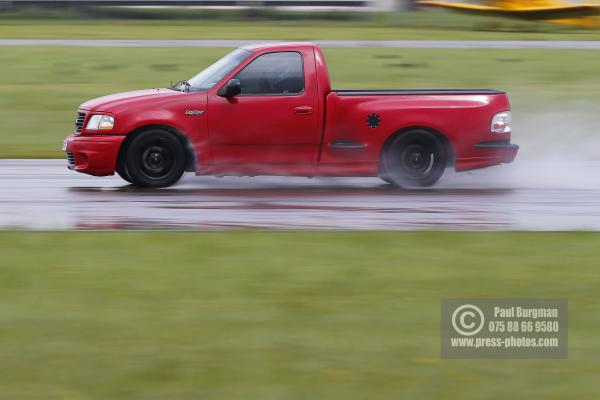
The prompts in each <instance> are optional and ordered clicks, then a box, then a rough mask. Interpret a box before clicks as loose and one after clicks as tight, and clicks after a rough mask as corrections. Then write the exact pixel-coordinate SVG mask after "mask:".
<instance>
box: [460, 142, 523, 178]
mask: <svg viewBox="0 0 600 400" xmlns="http://www.w3.org/2000/svg"><path fill="white" fill-rule="evenodd" d="M473 148H474V151H473V154H472V156H471V157H461V158H458V159H457V160H456V166H455V167H456V170H457V171H468V170H471V169H479V168H487V167H491V166H494V165H498V164H508V163H511V162H513V161H514V160H515V158H516V157H517V153H518V152H519V146H518V145H516V144H512V143H509V142H508V141H506V142H503V141H499V142H482V143H475V144H474V145H473Z"/></svg>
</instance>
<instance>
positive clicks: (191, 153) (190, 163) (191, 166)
mask: <svg viewBox="0 0 600 400" xmlns="http://www.w3.org/2000/svg"><path fill="white" fill-rule="evenodd" d="M150 129H162V130H164V131H167V132H170V133H172V134H173V135H175V137H177V139H179V140H180V141H181V143H182V144H183V147H184V149H185V156H186V161H185V171H186V172H195V171H196V151H195V150H194V146H192V142H191V141H190V139H189V137H188V136H187V135H186V134H185V133H184V132H182V131H180V130H179V129H177V128H174V127H172V126H169V125H160V124H152V125H144V126H140V127H138V128H136V129H134V130H133V131H131V132H129V133H128V134H127V135H126V136H125V139H124V140H123V143H121V147H120V148H119V154H118V155H117V166H118V165H119V164H120V163H121V162H123V160H124V157H125V154H126V153H127V149H128V148H129V145H130V144H131V142H132V141H133V139H135V138H136V136H138V135H139V134H141V133H142V132H145V131H147V130H150Z"/></svg>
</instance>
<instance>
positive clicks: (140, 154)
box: [125, 129, 186, 188]
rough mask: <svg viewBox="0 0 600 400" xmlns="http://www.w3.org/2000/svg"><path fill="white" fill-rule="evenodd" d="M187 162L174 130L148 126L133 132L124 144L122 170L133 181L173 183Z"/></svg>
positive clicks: (148, 184) (160, 184) (155, 184)
mask: <svg viewBox="0 0 600 400" xmlns="http://www.w3.org/2000/svg"><path fill="white" fill-rule="evenodd" d="M185 166H186V153H185V148H184V146H183V143H182V142H181V140H179V138H177V137H176V136H175V135H174V134H173V133H170V132H168V131H165V130H162V129H150V130H147V131H144V132H142V133H140V134H139V135H138V136H136V137H135V138H134V139H133V140H132V141H131V143H130V144H129V146H128V148H127V153H126V155H125V171H126V172H127V174H128V175H129V177H130V178H131V180H132V183H133V184H134V185H137V186H141V187H150V188H159V187H167V186H171V185H173V184H174V183H175V182H177V181H178V180H179V178H181V175H183V172H184V171H185Z"/></svg>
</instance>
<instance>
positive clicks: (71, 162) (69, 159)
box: [67, 153, 75, 165]
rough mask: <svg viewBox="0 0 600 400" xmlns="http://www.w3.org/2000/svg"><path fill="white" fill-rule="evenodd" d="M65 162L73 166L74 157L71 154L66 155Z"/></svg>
mask: <svg viewBox="0 0 600 400" xmlns="http://www.w3.org/2000/svg"><path fill="white" fill-rule="evenodd" d="M67 161H68V162H69V165H75V155H74V154H73V153H67Z"/></svg>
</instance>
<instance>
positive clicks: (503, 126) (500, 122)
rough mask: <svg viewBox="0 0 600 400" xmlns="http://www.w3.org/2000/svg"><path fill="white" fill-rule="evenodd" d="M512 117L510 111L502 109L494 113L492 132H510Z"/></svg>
mask: <svg viewBox="0 0 600 400" xmlns="http://www.w3.org/2000/svg"><path fill="white" fill-rule="evenodd" d="M511 123H512V118H511V115H510V111H503V112H501V113H498V114H496V115H494V118H492V128H491V129H492V132H493V133H510V131H511V129H512V126H511Z"/></svg>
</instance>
